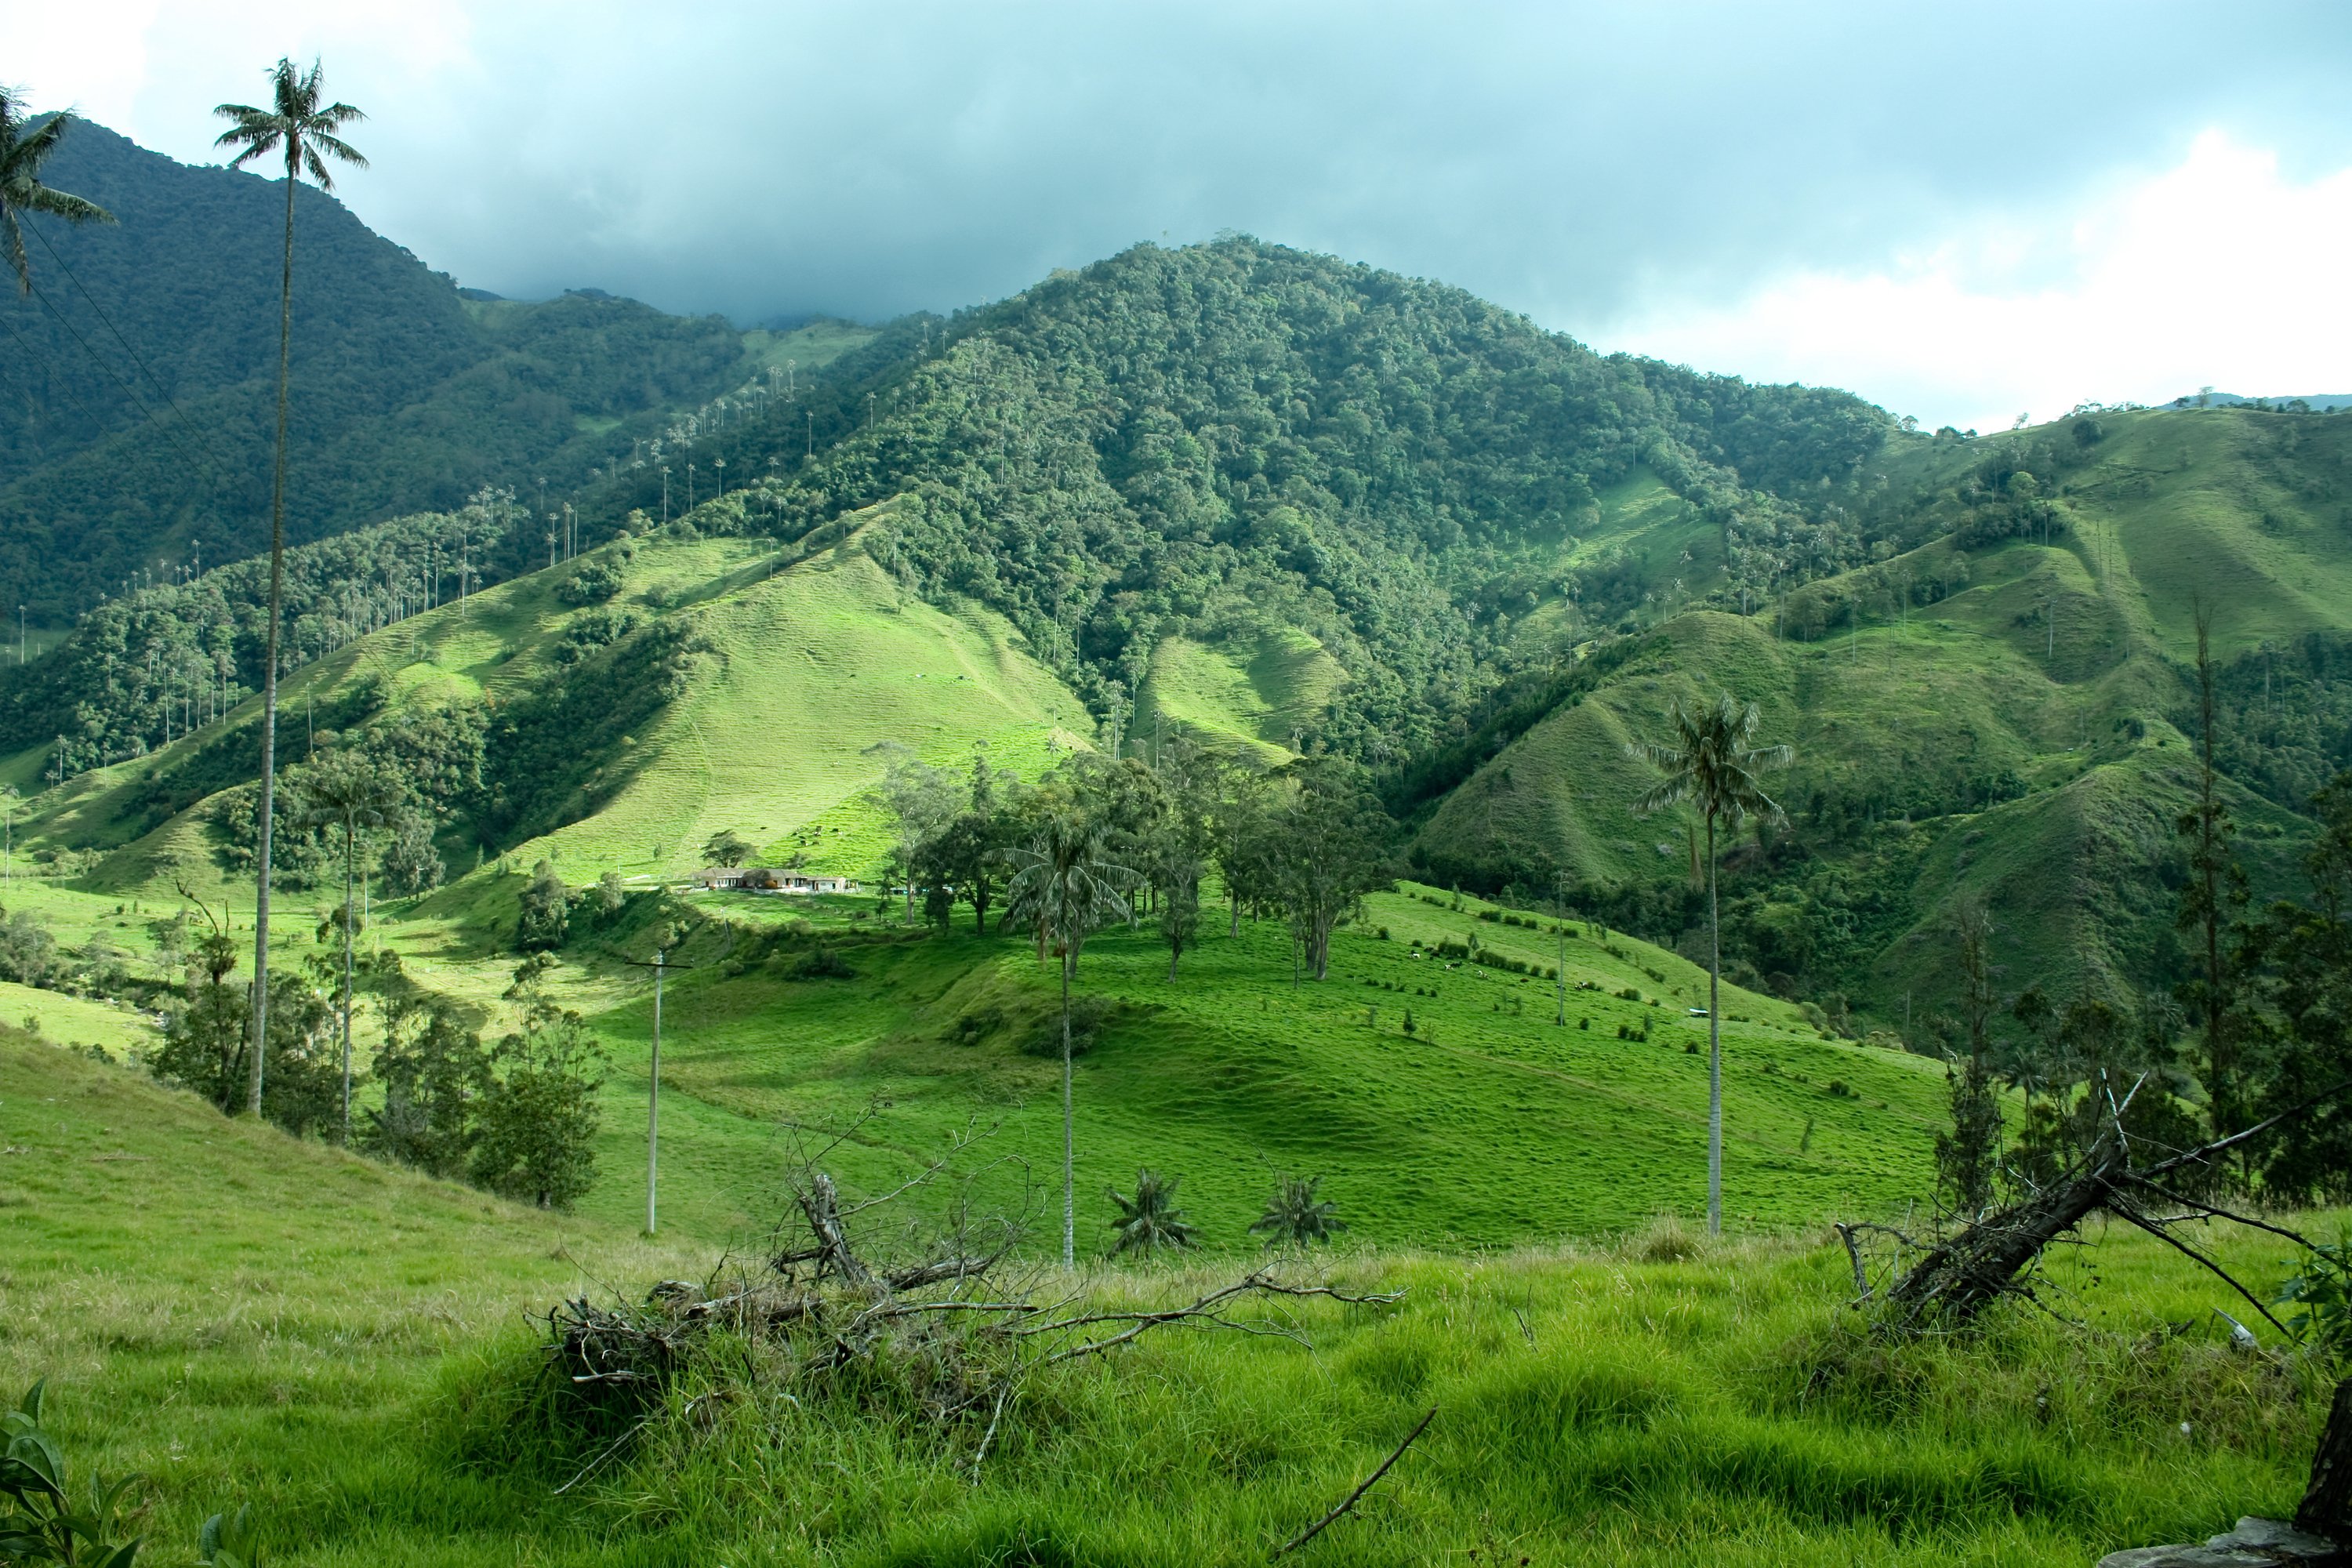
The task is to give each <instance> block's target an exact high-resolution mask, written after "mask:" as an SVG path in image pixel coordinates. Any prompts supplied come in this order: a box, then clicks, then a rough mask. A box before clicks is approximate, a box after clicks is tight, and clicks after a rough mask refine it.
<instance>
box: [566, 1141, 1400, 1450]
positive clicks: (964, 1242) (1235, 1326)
mask: <svg viewBox="0 0 2352 1568" xmlns="http://www.w3.org/2000/svg"><path fill="white" fill-rule="evenodd" d="M966 1142H969V1141H966ZM961 1146H962V1144H961V1143H959V1147H961ZM939 1171H940V1166H937V1165H934V1166H930V1167H927V1169H926V1174H925V1176H924V1177H919V1178H918V1179H917V1180H915V1181H913V1182H908V1183H902V1184H900V1185H899V1186H898V1187H897V1188H894V1189H892V1191H891V1192H889V1193H887V1194H884V1200H869V1201H866V1202H862V1203H858V1204H854V1205H845V1204H844V1203H843V1201H842V1197H841V1194H840V1191H839V1188H838V1187H837V1186H836V1184H835V1182H834V1180H833V1178H832V1176H831V1175H829V1174H828V1173H825V1172H824V1171H822V1170H820V1169H817V1168H815V1167H814V1166H813V1165H811V1166H804V1167H803V1171H802V1172H801V1173H800V1174H799V1176H798V1177H797V1178H796V1179H795V1181H794V1183H793V1194H792V1197H793V1205H792V1210H791V1211H787V1212H793V1211H797V1215H796V1217H797V1219H798V1221H799V1226H800V1235H799V1236H797V1237H793V1238H791V1239H790V1240H787V1239H786V1238H785V1237H783V1235H782V1227H779V1232H778V1234H776V1236H775V1237H774V1239H773V1241H772V1244H771V1245H772V1251H771V1253H770V1255H769V1257H768V1258H767V1262H766V1265H765V1267H764V1268H756V1271H753V1270H751V1268H747V1267H745V1266H738V1267H737V1268H736V1272H735V1275H734V1276H733V1277H731V1278H730V1277H727V1270H728V1266H727V1265H726V1264H724V1263H722V1264H721V1265H720V1267H719V1268H716V1269H714V1270H713V1271H712V1273H711V1275H710V1277H709V1279H705V1280H704V1281H702V1282H701V1283H699V1284H697V1283H694V1282H691V1281H687V1280H677V1279H671V1280H664V1281H662V1282H660V1283H659V1284H656V1286H655V1287H654V1288H653V1289H651V1290H650V1291H649V1292H647V1294H646V1297H645V1299H644V1300H642V1301H641V1302H638V1303H635V1304H629V1303H625V1302H624V1303H619V1304H616V1305H614V1306H610V1307H600V1306H596V1305H593V1304H592V1303H591V1301H590V1300H588V1299H587V1298H586V1297H584V1296H583V1297H581V1298H579V1299H577V1300H568V1301H565V1302H563V1303H562V1305H560V1306H559V1307H557V1308H555V1309H553V1310H551V1311H549V1313H548V1314H547V1318H546V1321H547V1329H548V1343H547V1352H548V1365H549V1370H550V1371H551V1373H554V1374H555V1376H556V1378H557V1381H558V1382H559V1384H561V1386H562V1389H563V1390H564V1398H565V1400H566V1401H567V1402H568V1407H569V1408H570V1409H571V1410H572V1411H573V1412H574V1413H575V1414H576V1415H577V1416H579V1417H581V1418H583V1419H584V1420H585V1421H586V1423H587V1424H588V1425H589V1426H590V1427H591V1429H592V1431H593V1433H594V1435H595V1436H597V1437H598V1438H600V1439H602V1438H607V1437H609V1438H610V1439H611V1440H610V1441H608V1442H606V1443H604V1447H602V1448H601V1449H600V1450H599V1451H598V1453H597V1454H596V1457H595V1458H593V1459H592V1460H591V1461H590V1463H589V1464H588V1465H587V1466H586V1467H585V1468H583V1470H582V1471H581V1472H580V1474H578V1475H576V1476H574V1477H573V1478H572V1479H571V1480H568V1481H566V1482H565V1483H564V1489H567V1490H568V1489H572V1488H573V1487H576V1486H578V1485H580V1484H581V1483H582V1482H583V1481H584V1480H586V1479H588V1478H589V1477H591V1476H593V1475H594V1474H596V1473H597V1472H598V1471H599V1470H600V1469H602V1468H604V1466H606V1465H607V1464H609V1463H611V1462H612V1461H613V1459H614V1457H615V1456H617V1455H619V1454H620V1453H622V1452H623V1451H624V1450H625V1449H626V1447H628V1445H629V1443H630V1442H631V1441H632V1440H633V1439H634V1438H635V1436H637V1435H638V1434H639V1433H640V1432H641V1431H643V1430H644V1429H645V1427H646V1425H648V1424H649V1423H651V1422H653V1421H656V1420H657V1419H659V1418H660V1416H661V1414H662V1412H663V1411H664V1409H665V1408H666V1405H665V1403H664V1400H663V1394H664V1392H665V1391H666V1390H667V1388H669V1387H670V1386H672V1385H673V1384H674V1383H675V1382H676V1380H677V1376H678V1374H679V1373H680V1372H681V1371H682V1370H684V1369H685V1368H686V1367H687V1366H688V1365H689V1364H691V1363H692V1362H693V1361H694V1359H695V1358H696V1357H697V1356H700V1355H705V1354H708V1353H709V1352H708V1351H707V1350H706V1346H708V1345H709V1343H710V1339H711V1335H712V1334H713V1332H714V1331H721V1332H731V1333H733V1334H737V1335H741V1336H744V1337H746V1338H748V1339H751V1340H755V1341H759V1342H765V1343H768V1344H771V1345H773V1346H775V1347H777V1348H778V1349H779V1350H781V1351H782V1352H784V1353H783V1354H782V1356H781V1357H780V1358H778V1362H777V1363H776V1364H779V1365H781V1366H782V1368H783V1369H784V1370H783V1371H782V1379H783V1383H782V1386H781V1387H777V1388H773V1389H772V1393H771V1396H776V1395H781V1396H782V1397H783V1398H786V1399H790V1400H793V1402H794V1403H807V1402H810V1401H812V1400H814V1399H818V1398H835V1397H839V1398H847V1399H852V1400H858V1401H866V1400H872V1399H875V1398H877V1397H880V1398H904V1397H911V1398H912V1399H914V1400H915V1401H917V1402H918V1403H919V1407H920V1410H921V1412H922V1415H923V1416H924V1418H925V1419H926V1420H928V1421H929V1422H931V1423H934V1424H936V1425H938V1426H941V1427H946V1426H951V1425H954V1424H957V1423H961V1422H963V1421H966V1420H970V1421H972V1422H974V1423H975V1424H977V1423H979V1422H981V1421H982V1417H983V1414H984V1418H985V1426H984V1427H983V1429H982V1433H981V1437H980V1442H979V1444H978V1446H977V1447H975V1449H974V1450H973V1453H972V1456H971V1458H970V1459H969V1460H968V1461H965V1464H966V1465H967V1466H968V1468H970V1470H971V1473H972V1475H973V1478H974V1479H977V1476H978V1471H979V1468H980V1466H981V1464H982V1461H983V1460H984V1459H985V1458H987V1456H988V1455H989V1454H990V1453H991V1452H992V1451H993V1449H994V1447H995V1446H996V1443H997V1441H998V1438H999V1436H1000V1435H1001V1433H1002V1429H1003V1424H1004V1422H1005V1421H1006V1419H1007V1418H1008V1416H1009V1415H1010V1413H1011V1412H1012V1411H1013V1408H1014V1406H1016V1405H1018V1404H1019V1402H1020V1396H1021V1391H1022V1389H1023V1387H1024V1385H1025V1384H1026V1383H1027V1382H1028V1380H1029V1379H1030V1378H1032V1377H1034V1376H1036V1375H1038V1374H1040V1373H1044V1372H1045V1370H1046V1369H1048V1368H1051V1367H1055V1366H1060V1365H1064V1364H1066V1363H1070V1362H1074V1361H1077V1360H1079V1359H1082V1358H1084V1357H1088V1356H1095V1355H1107V1354H1108V1353H1110V1352H1113V1351H1116V1350H1118V1348H1119V1347H1121V1346H1123V1345H1127V1344H1131V1343H1133V1342H1135V1341H1136V1340H1137V1339H1139V1338H1140V1337H1141V1336H1142V1335H1144V1334H1145V1333H1147V1332H1149V1331H1151V1330H1152V1329H1154V1328H1158V1327H1161V1326H1164V1325H1168V1324H1172V1323H1185V1324H1189V1325H1191V1326H1194V1327H1199V1328H1207V1329H1215V1330H1220V1331H1228V1332H1234V1333H1246V1334H1266V1335H1278V1336H1283V1337H1288V1338H1292V1339H1300V1340H1301V1342H1304V1341H1303V1336H1301V1335H1300V1333H1299V1332H1298V1331H1297V1329H1295V1328H1294V1327H1292V1326H1290V1325H1289V1324H1288V1323H1287V1321H1280V1320H1278V1319H1277V1320H1270V1321H1252V1320H1249V1319H1246V1318H1242V1317H1237V1316H1234V1307H1235V1306H1236V1304H1237V1303H1238V1302H1239V1301H1240V1300H1243V1299H1244V1298H1249V1297H1281V1298H1301V1299H1304V1298H1308V1297H1323V1298H1326V1299H1328V1300H1334V1301H1339V1302H1343V1303H1347V1304H1350V1305H1373V1306H1385V1305H1391V1304H1393V1303H1395V1302H1396V1301H1398V1300H1402V1296H1403V1292H1402V1291H1391V1292H1373V1293H1368V1294H1357V1293H1353V1292H1349V1291H1347V1290H1342V1289H1337V1288H1335V1287H1332V1286H1329V1285H1314V1284H1291V1283H1287V1282H1286V1281H1284V1280H1281V1279H1276V1277H1275V1276H1274V1275H1273V1274H1272V1273H1271V1272H1270V1271H1268V1270H1266V1269H1264V1268H1259V1269H1255V1270H1253V1271H1252V1272H1250V1273H1249V1274H1247V1275H1244V1277H1243V1278H1242V1279H1238V1280H1236V1281H1234V1283H1233V1284H1230V1285H1226V1286H1223V1287H1222V1288H1220V1289H1214V1290H1211V1291H1209V1292H1207V1293H1205V1294H1203V1295H1202V1296H1200V1297H1199V1298H1197V1299H1196V1300H1193V1301H1192V1302H1191V1303H1189V1304H1187V1305H1184V1306H1179V1307H1170V1308H1160V1309H1137V1310H1094V1309H1090V1308H1089V1307H1088V1306H1087V1305H1086V1304H1085V1302H1084V1300H1083V1298H1082V1297H1081V1296H1080V1295H1079V1294H1078V1293H1076V1292H1075V1291H1074V1292H1071V1293H1069V1294H1066V1295H1063V1296H1061V1297H1059V1298H1058V1299H1046V1300H1039V1299H1038V1298H1036V1297H1034V1296H1033V1295H1032V1294H1031V1293H1030V1287H1032V1286H1034V1285H1036V1284H1039V1283H1041V1282H1042V1280H1043V1279H1045V1276H1044V1275H1042V1274H1037V1273H1032V1274H1030V1275H1027V1276H1024V1278H1022V1279H1016V1280H1013V1281H1010V1282H1008V1281H1007V1280H1005V1279H1003V1278H1001V1275H1002V1273H1003V1268H1002V1266H1003V1263H1004V1261H1005V1260H1006V1259H1007V1258H1010V1257H1012V1256H1013V1248H1014V1247H1015V1245H1016V1244H1017V1242H1018V1240H1019V1235H1020V1233H1019V1231H1018V1229H1017V1228H1016V1227H1015V1226H1013V1224H1011V1223H1010V1222H999V1223H1001V1224H1002V1225H1003V1235H1002V1237H1001V1239H999V1240H998V1241H997V1243H996V1245H995V1246H994V1247H992V1248H991V1249H989V1250H985V1251H975V1250H974V1249H973V1248H972V1247H970V1246H969V1245H968V1238H969V1235H970V1231H971V1226H970V1223H969V1214H968V1208H967V1205H968V1203H969V1174H968V1173H967V1174H966V1178H965V1191H964V1193H963V1194H961V1195H960V1196H959V1197H958V1198H957V1199H956V1200H955V1201H954V1202H953V1203H952V1204H951V1205H950V1225H949V1227H948V1229H947V1230H946V1232H945V1233H944V1234H942V1235H940V1236H939V1237H936V1238H935V1239H934V1240H933V1241H932V1243H931V1244H930V1246H931V1250H932V1251H933V1256H929V1257H921V1256H920V1255H918V1258H917V1260H916V1261H912V1262H899V1261H893V1260H890V1259H889V1258H888V1252H889V1250H890V1248H889V1247H887V1246H885V1247H866V1248H861V1247H860V1245H859V1243H858V1241H857V1239H856V1238H855V1237H852V1235H851V1234H850V1229H849V1226H848V1225H847V1224H846V1223H845V1222H846V1220H847V1218H848V1216H849V1215H856V1214H859V1213H861V1212H865V1211H868V1210H872V1209H874V1208H875V1207H876V1206H877V1201H887V1199H888V1198H892V1197H897V1196H901V1195H903V1194H907V1193H909V1192H912V1191H915V1190H917V1189H919V1188H920V1187H921V1186H923V1185H924V1184H926V1182H927V1180H928V1179H929V1177H930V1176H933V1175H936V1174H937V1173H938V1172H939ZM922 1228H923V1227H920V1226H908V1227H907V1229H906V1231H905V1233H904V1234H903V1236H902V1237H901V1238H900V1241H899V1244H898V1245H899V1247H901V1248H904V1247H908V1246H909V1245H910V1244H912V1243H914V1242H916V1241H918V1240H919V1239H920V1238H919V1235H918V1232H919V1231H920V1230H921V1229H922ZM885 1234H886V1235H887V1233H885ZM812 1264H813V1265H814V1268H803V1265H812ZM982 1281H985V1285H984V1288H982ZM1090 1331H1093V1333H1094V1337H1091V1338H1089V1337H1087V1336H1088V1334H1089V1332H1090ZM883 1358H891V1359H900V1360H903V1361H905V1362H906V1363H908V1364H919V1365H920V1366H921V1367H922V1368H923V1374H922V1377H921V1378H920V1380H919V1383H918V1384H917V1385H916V1386H914V1387H912V1388H911V1389H909V1388H903V1387H900V1386H899V1385H898V1384H897V1383H896V1382H895V1380H893V1381H891V1382H890V1383H889V1384H888V1387H889V1388H890V1389H892V1390H895V1392H883V1391H880V1390H877V1385H876V1384H875V1383H874V1382H873V1380H871V1379H870V1378H866V1377H865V1376H863V1375H861V1374H859V1373H857V1371H856V1369H857V1368H859V1367H861V1366H865V1365H869V1364H871V1363H874V1362H875V1361H877V1359H883ZM724 1391H725V1390H724V1385H722V1392H724ZM706 1397H709V1396H706ZM1375 1479H1377V1477H1376V1478H1375Z"/></svg>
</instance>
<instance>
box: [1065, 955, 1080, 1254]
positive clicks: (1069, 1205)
mask: <svg viewBox="0 0 2352 1568" xmlns="http://www.w3.org/2000/svg"><path fill="white" fill-rule="evenodd" d="M1075 958H1076V954H1074V953H1072V952H1070V950H1069V948H1068V946H1067V945H1066V944H1065V946H1064V947H1063V949H1062V1267H1063V1268H1076V1267H1077V1262H1078V1188H1077V1169H1078V1167H1077V1159H1076V1153H1075V1151H1074V1149H1073V1147H1072V1140H1071V1132H1070V1128H1071V1112H1070V964H1071V963H1072V962H1073V960H1074V959H1075Z"/></svg>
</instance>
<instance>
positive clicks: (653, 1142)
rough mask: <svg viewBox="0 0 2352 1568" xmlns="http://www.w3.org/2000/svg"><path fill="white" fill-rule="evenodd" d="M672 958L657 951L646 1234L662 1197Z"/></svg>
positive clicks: (649, 1085)
mask: <svg viewBox="0 0 2352 1568" xmlns="http://www.w3.org/2000/svg"><path fill="white" fill-rule="evenodd" d="M668 957H669V953H668V952H667V950H666V949H662V948H656V949H655V950H654V1055H653V1071H652V1074H651V1076H650V1077H648V1078H647V1079H646V1235H647V1236H651V1235H653V1233H654V1221H655V1212H654V1210H655V1205H656V1200H657V1199H658V1198H659V1196H660V1188H661V1182H660V1156H661V1005H662V971H663V968H664V964H665V961H666V960H667V958H668Z"/></svg>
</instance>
